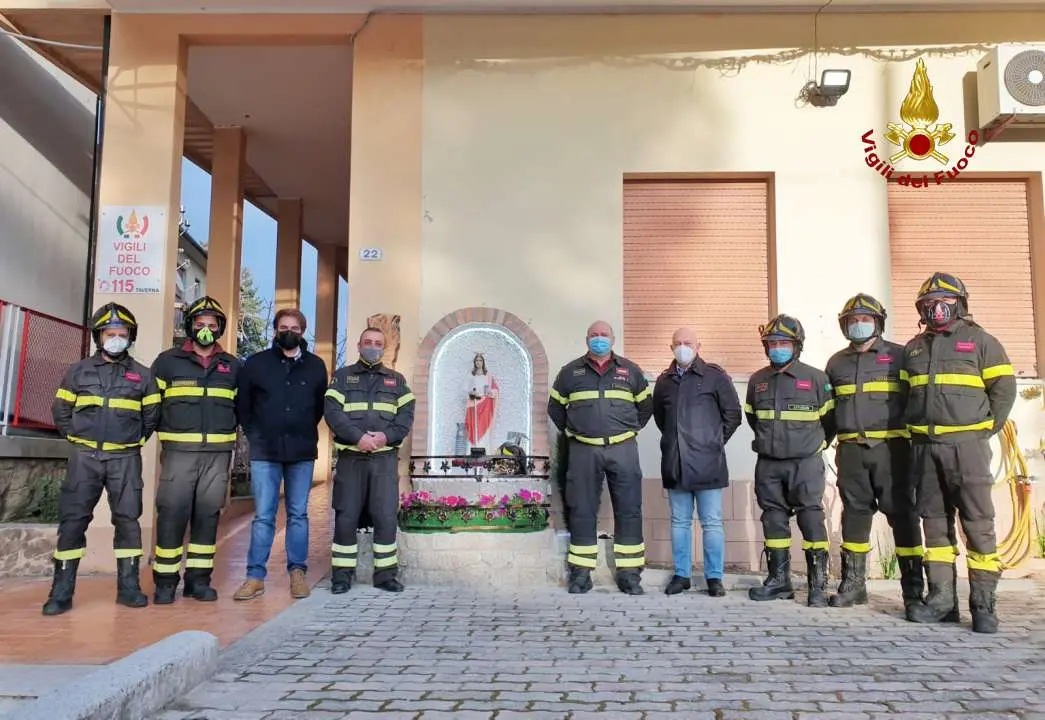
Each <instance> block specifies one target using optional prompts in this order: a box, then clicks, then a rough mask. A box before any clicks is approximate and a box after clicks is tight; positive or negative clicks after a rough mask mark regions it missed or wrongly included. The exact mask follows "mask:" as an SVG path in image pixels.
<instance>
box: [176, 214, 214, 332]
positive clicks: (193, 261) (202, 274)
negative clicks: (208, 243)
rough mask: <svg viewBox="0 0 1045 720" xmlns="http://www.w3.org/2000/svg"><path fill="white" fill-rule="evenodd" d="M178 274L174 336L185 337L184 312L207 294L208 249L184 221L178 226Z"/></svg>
mask: <svg viewBox="0 0 1045 720" xmlns="http://www.w3.org/2000/svg"><path fill="white" fill-rule="evenodd" d="M178 230H179V231H178V271H177V272H178V276H177V280H176V282H175V285H174V338H175V342H177V341H178V340H179V339H180V338H184V337H185V329H184V328H183V327H182V313H183V312H184V310H185V308H186V307H187V306H188V305H190V304H191V303H192V302H193V301H194V300H196V299H198V298H201V297H203V296H204V295H206V294H207V249H206V248H205V247H203V246H202V245H200V244H199V243H198V242H196V239H195V238H194V237H192V234H191V233H190V232H189V230H188V224H187V223H184V222H182V224H181V225H180V226H179V228H178Z"/></svg>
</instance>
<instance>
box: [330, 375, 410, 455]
mask: <svg viewBox="0 0 1045 720" xmlns="http://www.w3.org/2000/svg"><path fill="white" fill-rule="evenodd" d="M415 405H416V403H415V402H414V394H413V392H411V391H410V387H409V386H408V385H407V384H406V378H405V377H404V376H403V374H402V373H399V372H396V371H395V370H392V369H391V368H387V367H385V366H384V365H381V364H377V365H367V364H366V363H364V362H362V361H359V362H355V363H353V364H351V365H348V366H346V367H343V368H341V369H340V370H338V371H337V372H335V373H334V377H333V379H332V380H331V382H330V387H329V388H328V389H327V392H326V396H325V397H324V399H323V417H324V419H325V420H326V421H327V425H328V426H329V427H330V429H331V430H332V431H333V432H334V446H335V447H336V448H337V449H338V450H340V451H347V452H350V453H359V452H362V451H361V450H360V449H359V441H360V440H362V439H363V436H364V435H366V434H367V433H371V432H381V433H384V434H385V440H386V444H385V446H384V447H381V448H378V449H377V450H376V451H375V452H391V451H394V450H396V449H398V448H399V446H400V445H402V444H403V440H405V439H406V436H407V435H409V434H410V431H411V429H412V428H413V425H414V406H415Z"/></svg>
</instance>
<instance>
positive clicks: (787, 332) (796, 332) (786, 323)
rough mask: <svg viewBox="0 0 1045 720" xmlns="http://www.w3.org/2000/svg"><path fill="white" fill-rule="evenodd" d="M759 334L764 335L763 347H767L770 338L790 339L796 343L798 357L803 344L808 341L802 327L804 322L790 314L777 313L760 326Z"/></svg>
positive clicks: (796, 355)
mask: <svg viewBox="0 0 1045 720" xmlns="http://www.w3.org/2000/svg"><path fill="white" fill-rule="evenodd" d="M758 334H759V335H761V336H762V346H763V347H767V346H768V343H769V341H770V340H790V341H791V342H793V343H794V344H795V357H796V358H797V357H798V354H799V353H800V352H802V345H803V344H805V341H806V331H805V330H804V329H803V328H802V323H800V322H799V321H798V318H794V317H791V316H790V315H783V314H781V315H777V316H776V317H775V318H773V319H772V320H770V321H769V322H768V323H767V324H765V325H762V326H761V327H759V328H758Z"/></svg>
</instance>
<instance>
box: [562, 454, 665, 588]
mask: <svg viewBox="0 0 1045 720" xmlns="http://www.w3.org/2000/svg"><path fill="white" fill-rule="evenodd" d="M603 476H605V477H606V483H607V485H609V490H610V501H611V502H612V503H613V559H614V566H615V567H616V569H617V572H618V573H622V572H633V573H640V572H642V568H643V566H644V565H645V564H646V546H645V544H644V543H643V540H642V468H641V467H639V446H638V443H637V442H635V440H634V439H631V440H625V441H624V442H621V443H617V444H615V445H589V444H587V443H582V442H580V441H577V440H570V448H569V463H568V465H567V467H566V492H565V496H566V505H567V506H568V507H569V511H570V513H569V530H570V547H569V553H568V555H567V558H566V560H567V562H568V563H569V565H570V567H573V568H580V569H584V570H592V569H594V568H595V567H596V565H597V560H598V552H599V546H598V538H597V533H598V530H597V527H598V517H599V503H600V501H601V500H602V478H603Z"/></svg>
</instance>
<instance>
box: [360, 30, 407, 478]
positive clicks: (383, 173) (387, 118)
mask: <svg viewBox="0 0 1045 720" xmlns="http://www.w3.org/2000/svg"><path fill="white" fill-rule="evenodd" d="M422 37H423V18H422V17H421V16H417V15H381V16H375V17H373V18H372V20H371V22H370V24H369V25H368V26H367V30H366V32H364V33H360V35H359V37H358V38H356V41H355V51H354V59H353V67H352V77H353V88H352V133H351V148H352V154H351V165H352V183H351V186H350V190H349V198H350V202H349V242H348V246H349V251H348V286H349V288H351V300H350V302H349V305H348V318H349V322H348V338H349V344H350V345H351V341H352V339H353V338H355V337H356V336H357V335H358V334H359V333H360V332H361V331H362V330H363V329H364V327H365V325H366V319H367V318H368V317H369V316H371V315H374V314H377V313H389V314H397V315H399V316H400V322H401V336H402V338H404V339H405V342H403V344H402V346H401V349H400V352H399V362H398V364H397V366H396V369H397V370H399V371H400V372H402V373H403V374H404V375H406V377H407V378H408V379H410V378H412V377H413V372H414V364H415V362H416V359H417V349H418V348H417V342H416V338H418V337H419V336H421V335H422V334H423V332H424V331H422V330H421V329H420V328H419V327H418V321H419V314H420V301H421V295H420V292H421V290H420V288H421V216H422V212H421V117H422V112H421V86H422V67H423V62H422V60H423V56H424V53H423V47H422ZM368 246H377V247H379V248H380V249H381V250H382V251H383V258H384V259H383V260H381V261H380V262H362V261H360V259H359V249H360V248H362V247H368ZM400 455H401V457H403V458H406V457H407V456H408V455H409V452H408V451H406V450H404V452H402V453H400Z"/></svg>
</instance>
